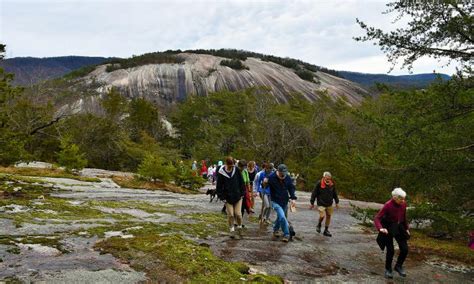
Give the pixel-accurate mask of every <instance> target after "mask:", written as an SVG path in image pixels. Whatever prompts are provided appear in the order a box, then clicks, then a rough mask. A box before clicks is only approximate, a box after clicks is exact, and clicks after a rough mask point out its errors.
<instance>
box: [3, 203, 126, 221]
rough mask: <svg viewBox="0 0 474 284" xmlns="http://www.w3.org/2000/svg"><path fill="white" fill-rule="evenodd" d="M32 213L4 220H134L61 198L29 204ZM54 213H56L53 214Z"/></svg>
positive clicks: (17, 214)
mask: <svg viewBox="0 0 474 284" xmlns="http://www.w3.org/2000/svg"><path fill="white" fill-rule="evenodd" d="M29 207H30V208H31V210H30V211H27V212H20V213H11V214H8V215H6V216H4V218H8V219H12V220H14V223H15V225H17V226H21V224H22V223H32V224H34V223H38V222H40V223H41V222H44V221H45V220H57V219H60V220H85V219H106V218H112V219H116V220H127V219H130V218H133V216H131V215H128V214H117V213H104V212H102V211H100V210H98V209H93V208H90V207H88V206H84V205H83V204H81V205H72V204H70V203H69V202H67V200H64V199H61V198H47V199H45V200H44V201H42V204H36V205H34V204H31V203H30V204H29ZM53 212H54V213H53Z"/></svg>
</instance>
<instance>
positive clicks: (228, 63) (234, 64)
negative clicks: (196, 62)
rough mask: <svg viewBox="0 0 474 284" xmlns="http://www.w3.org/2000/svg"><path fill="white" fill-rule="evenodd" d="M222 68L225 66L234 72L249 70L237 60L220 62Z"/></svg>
mask: <svg viewBox="0 0 474 284" xmlns="http://www.w3.org/2000/svg"><path fill="white" fill-rule="evenodd" d="M220 64H221V65H222V66H227V67H230V68H232V69H235V70H243V69H246V70H249V68H248V67H247V66H245V65H244V64H243V63H242V61H240V60H239V59H230V60H225V59H224V60H222V61H221V63H220Z"/></svg>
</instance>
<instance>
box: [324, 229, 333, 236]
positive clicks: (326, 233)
mask: <svg viewBox="0 0 474 284" xmlns="http://www.w3.org/2000/svg"><path fill="white" fill-rule="evenodd" d="M323 235H325V236H326V237H332V235H331V233H329V230H324V233H323Z"/></svg>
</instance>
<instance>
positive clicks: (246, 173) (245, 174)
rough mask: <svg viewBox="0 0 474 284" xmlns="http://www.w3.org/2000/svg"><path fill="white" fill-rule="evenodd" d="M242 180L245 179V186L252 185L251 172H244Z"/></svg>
mask: <svg viewBox="0 0 474 284" xmlns="http://www.w3.org/2000/svg"><path fill="white" fill-rule="evenodd" d="M242 178H243V179H244V184H245V185H248V184H250V177H249V172H248V171H247V170H243V171H242Z"/></svg>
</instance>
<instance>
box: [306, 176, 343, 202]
mask: <svg viewBox="0 0 474 284" xmlns="http://www.w3.org/2000/svg"><path fill="white" fill-rule="evenodd" d="M314 200H317V204H318V206H324V207H330V206H332V203H333V200H335V201H336V204H339V197H337V191H336V185H335V184H333V185H332V186H329V185H326V187H325V188H321V181H318V183H317V184H316V186H315V187H314V190H313V194H311V201H310V202H311V205H314Z"/></svg>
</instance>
